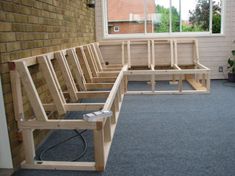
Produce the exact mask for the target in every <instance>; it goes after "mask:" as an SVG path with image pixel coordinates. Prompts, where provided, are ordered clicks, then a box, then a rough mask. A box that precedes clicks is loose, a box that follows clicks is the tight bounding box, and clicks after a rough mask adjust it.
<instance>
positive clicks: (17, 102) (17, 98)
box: [10, 63, 24, 121]
mask: <svg viewBox="0 0 235 176" xmlns="http://www.w3.org/2000/svg"><path fill="white" fill-rule="evenodd" d="M11 64H14V63H11ZM10 77H11V90H12V97H13V105H14V113H15V119H16V121H23V120H24V108H23V100H22V90H21V82H20V76H19V73H18V72H17V71H16V70H11V71H10Z"/></svg>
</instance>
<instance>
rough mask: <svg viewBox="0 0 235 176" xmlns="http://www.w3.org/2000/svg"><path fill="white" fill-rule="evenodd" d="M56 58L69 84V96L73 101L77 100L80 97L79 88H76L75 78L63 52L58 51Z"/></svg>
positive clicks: (67, 84) (66, 82)
mask: <svg viewBox="0 0 235 176" xmlns="http://www.w3.org/2000/svg"><path fill="white" fill-rule="evenodd" d="M55 58H56V59H57V61H58V63H59V66H60V69H61V71H62V76H63V78H64V81H65V84H66V86H67V89H68V92H69V96H70V98H71V100H72V101H73V102H76V101H77V100H78V97H77V94H76V92H77V88H76V84H75V82H74V80H73V77H72V73H71V72H70V70H69V68H68V63H67V61H66V59H65V57H64V55H62V52H56V53H55Z"/></svg>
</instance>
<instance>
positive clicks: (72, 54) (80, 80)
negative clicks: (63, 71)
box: [67, 48, 86, 90]
mask: <svg viewBox="0 0 235 176" xmlns="http://www.w3.org/2000/svg"><path fill="white" fill-rule="evenodd" d="M67 53H68V60H69V61H71V63H72V64H73V67H75V69H73V72H74V79H75V80H76V82H77V84H78V86H79V89H81V90H86V86H85V83H86V80H85V77H84V75H83V71H82V68H81V64H80V63H79V60H78V57H77V54H76V51H75V49H74V48H73V49H69V50H67Z"/></svg>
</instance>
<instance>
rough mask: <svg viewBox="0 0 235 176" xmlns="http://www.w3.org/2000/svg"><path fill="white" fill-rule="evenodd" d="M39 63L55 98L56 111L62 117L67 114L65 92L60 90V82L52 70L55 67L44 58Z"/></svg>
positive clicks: (40, 58) (39, 59)
mask: <svg viewBox="0 0 235 176" xmlns="http://www.w3.org/2000/svg"><path fill="white" fill-rule="evenodd" d="M38 62H39V63H40V68H41V70H42V73H43V76H44V79H45V80H46V83H47V85H48V89H49V91H50V93H51V96H52V98H53V102H54V103H55V105H56V109H57V111H58V113H59V114H60V115H63V114H65V112H66V110H65V108H64V104H65V103H66V101H65V99H64V96H63V92H62V91H61V89H60V85H59V81H58V79H57V77H56V74H55V72H54V69H53V68H52V67H53V66H52V64H51V61H49V62H48V60H47V58H46V57H45V56H42V57H39V58H38Z"/></svg>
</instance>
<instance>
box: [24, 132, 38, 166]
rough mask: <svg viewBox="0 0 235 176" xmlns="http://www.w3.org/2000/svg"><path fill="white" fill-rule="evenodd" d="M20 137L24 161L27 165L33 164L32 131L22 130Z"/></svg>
mask: <svg viewBox="0 0 235 176" xmlns="http://www.w3.org/2000/svg"><path fill="white" fill-rule="evenodd" d="M22 136H23V145H24V154H25V161H26V163H27V164H34V157H35V146H34V139H33V130H32V129H23V130H22Z"/></svg>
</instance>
